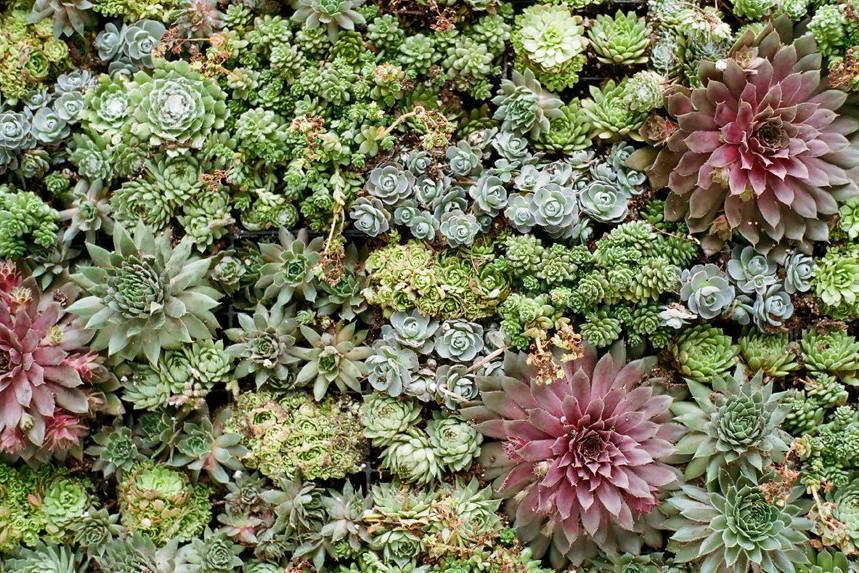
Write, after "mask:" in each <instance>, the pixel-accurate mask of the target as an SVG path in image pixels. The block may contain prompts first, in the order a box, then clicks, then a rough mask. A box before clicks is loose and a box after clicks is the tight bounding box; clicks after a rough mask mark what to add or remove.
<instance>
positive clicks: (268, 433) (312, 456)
mask: <svg viewBox="0 0 859 573" xmlns="http://www.w3.org/2000/svg"><path fill="white" fill-rule="evenodd" d="M225 432H229V433H237V434H239V435H241V436H242V445H243V446H244V447H245V448H247V450H248V453H247V455H245V456H244V457H243V458H242V460H241V461H242V463H243V464H244V465H245V466H246V467H250V468H258V469H259V471H260V472H261V473H262V474H263V475H265V476H268V477H269V478H271V479H273V480H294V479H297V478H298V477H299V476H301V477H302V478H304V479H310V480H313V479H338V478H342V477H344V476H346V475H348V474H350V473H354V472H356V471H358V470H359V469H360V468H361V464H362V463H363V460H364V438H363V434H362V432H361V422H360V421H359V415H358V405H357V404H356V403H354V402H353V401H352V400H349V399H347V398H341V399H339V400H334V399H333V398H331V397H327V398H325V399H323V400H321V401H314V400H313V398H312V397H311V396H309V395H307V394H305V393H300V392H299V393H296V392H292V393H286V394H281V395H278V396H276V395H274V394H272V393H270V392H265V391H260V392H244V393H242V394H241V395H240V396H239V398H238V400H237V401H236V406H235V414H234V415H233V416H232V417H231V418H230V419H229V420H228V421H227V424H226V426H225Z"/></svg>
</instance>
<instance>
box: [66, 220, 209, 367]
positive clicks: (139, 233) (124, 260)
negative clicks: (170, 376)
mask: <svg viewBox="0 0 859 573" xmlns="http://www.w3.org/2000/svg"><path fill="white" fill-rule="evenodd" d="M170 239H171V237H170V235H169V234H162V235H160V236H159V237H155V236H154V235H153V234H152V232H151V231H150V230H149V229H147V228H146V227H145V226H144V225H143V224H139V225H138V227H137V228H136V229H135V231H134V233H133V235H132V234H130V233H129V232H128V231H126V230H125V228H124V227H122V226H121V225H116V226H115V228H114V233H113V244H114V248H115V249H116V251H114V252H110V251H107V250H105V249H103V248H102V247H99V246H98V245H95V244H92V243H87V251H88V252H89V255H90V257H91V259H92V261H93V263H94V265H95V266H84V267H79V269H78V272H77V273H75V274H74V275H72V279H73V280H75V282H77V283H78V284H79V285H80V286H81V287H82V288H84V289H85V290H86V291H87V293H89V296H86V297H84V298H82V299H80V300H78V301H77V302H76V303H75V304H73V305H71V306H70V307H69V309H68V310H69V312H71V313H73V314H76V315H78V316H80V317H81V318H83V319H84V320H85V321H86V323H85V325H84V326H85V327H86V328H87V329H92V330H96V331H97V334H96V336H95V339H94V340H93V342H92V347H93V348H94V349H97V350H100V349H107V351H108V354H109V355H116V356H117V357H119V358H123V359H133V358H135V357H137V356H145V357H146V358H147V359H148V360H149V362H150V363H152V364H155V363H157V361H158V357H159V356H160V355H161V350H162V349H166V348H175V347H177V346H179V345H180V344H182V343H187V342H191V341H192V340H200V339H203V340H205V339H209V338H211V336H212V332H213V331H214V330H215V328H216V327H217V324H218V321H217V319H216V318H215V316H214V315H213V314H212V309H214V308H215V307H217V306H218V299H220V298H221V293H219V292H218V291H217V290H215V289H214V288H212V287H211V286H209V283H208V281H207V280H206V273H207V271H208V270H209V264H210V262H211V259H201V258H198V257H195V256H193V255H191V248H192V241H191V240H190V238H185V239H183V240H182V241H181V242H180V243H179V244H178V245H177V246H176V247H175V248H174V247H172V246H171V244H170Z"/></svg>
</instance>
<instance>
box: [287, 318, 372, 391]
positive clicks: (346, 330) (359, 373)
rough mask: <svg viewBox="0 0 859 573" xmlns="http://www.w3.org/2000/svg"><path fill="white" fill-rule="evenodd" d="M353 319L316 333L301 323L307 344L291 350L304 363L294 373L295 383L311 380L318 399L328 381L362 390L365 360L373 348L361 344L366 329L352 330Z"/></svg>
mask: <svg viewBox="0 0 859 573" xmlns="http://www.w3.org/2000/svg"><path fill="white" fill-rule="evenodd" d="M355 328H356V323H354V322H353V323H350V324H348V325H345V326H343V325H337V326H335V327H334V331H333V332H323V333H321V334H320V333H317V332H316V331H314V330H313V329H311V328H308V327H307V326H303V325H302V326H300V327H299V331H300V332H301V336H302V338H304V340H305V341H306V342H307V343H308V345H309V348H304V347H300V346H299V347H293V348H292V349H291V350H290V353H291V354H292V356H294V357H295V358H298V360H299V362H303V363H304V364H303V365H302V366H301V367H300V369H299V370H298V373H297V374H296V375H295V384H296V386H303V385H305V384H308V383H310V382H313V396H314V397H315V398H316V399H317V400H321V399H322V397H323V396H325V393H326V392H328V387H329V386H330V385H331V384H334V385H335V386H337V388H338V389H339V390H340V391H341V392H346V391H347V390H354V391H355V392H360V391H361V380H362V379H363V378H364V377H365V376H367V373H368V369H367V365H366V364H365V363H364V360H365V359H366V358H367V357H369V356H370V354H371V353H372V349H371V348H370V347H369V346H364V345H363V342H364V340H365V339H366V337H367V331H358V332H356V331H355Z"/></svg>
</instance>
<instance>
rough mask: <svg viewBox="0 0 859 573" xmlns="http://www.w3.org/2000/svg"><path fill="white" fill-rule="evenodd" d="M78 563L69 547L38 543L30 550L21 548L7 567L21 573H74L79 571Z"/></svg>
mask: <svg viewBox="0 0 859 573" xmlns="http://www.w3.org/2000/svg"><path fill="white" fill-rule="evenodd" d="M80 561H81V560H80V556H79V555H78V554H77V553H76V552H74V551H72V550H71V549H70V548H69V547H66V546H64V545H49V544H46V543H40V544H39V545H37V546H36V547H34V548H32V549H27V548H21V550H20V551H19V552H18V554H17V555H15V556H14V557H12V558H11V559H9V561H8V563H7V565H8V566H9V568H10V570H13V571H20V572H21V573H76V572H77V571H80V569H79V567H80V566H81V564H80Z"/></svg>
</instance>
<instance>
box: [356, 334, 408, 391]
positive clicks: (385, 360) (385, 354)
mask: <svg viewBox="0 0 859 573" xmlns="http://www.w3.org/2000/svg"><path fill="white" fill-rule="evenodd" d="M366 365H367V370H368V373H367V381H368V382H369V383H370V386H372V387H373V389H374V390H376V391H378V392H386V393H388V394H390V395H391V396H399V395H400V394H402V392H403V388H405V387H408V386H409V385H410V384H411V382H412V372H413V371H415V370H417V369H418V356H417V354H415V352H414V351H413V350H409V349H408V348H400V347H399V346H396V345H390V344H385V343H376V344H374V345H373V353H372V354H371V355H370V356H368V357H367V360H366Z"/></svg>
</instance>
